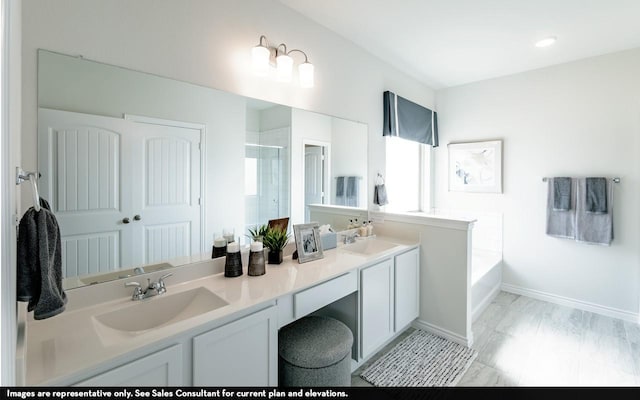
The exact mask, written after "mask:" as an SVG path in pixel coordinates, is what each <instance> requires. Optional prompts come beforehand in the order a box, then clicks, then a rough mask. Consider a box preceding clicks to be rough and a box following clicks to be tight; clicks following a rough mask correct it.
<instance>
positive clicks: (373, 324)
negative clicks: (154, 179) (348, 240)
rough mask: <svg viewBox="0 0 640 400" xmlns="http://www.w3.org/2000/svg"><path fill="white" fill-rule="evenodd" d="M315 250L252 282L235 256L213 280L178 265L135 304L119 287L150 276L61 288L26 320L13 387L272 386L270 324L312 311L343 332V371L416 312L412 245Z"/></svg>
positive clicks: (202, 265)
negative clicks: (43, 310) (53, 309)
mask: <svg viewBox="0 0 640 400" xmlns="http://www.w3.org/2000/svg"><path fill="white" fill-rule="evenodd" d="M324 255H325V256H324V258H323V259H321V260H317V261H312V262H308V263H304V264H298V262H297V261H295V260H292V259H291V257H290V256H289V257H286V258H285V261H284V262H283V263H282V264H280V265H268V266H267V273H266V274H265V275H263V276H259V277H251V276H248V275H247V274H246V263H244V265H245V274H244V275H242V276H240V277H237V278H225V277H224V276H223V274H222V273H221V270H220V268H219V267H220V263H223V261H221V260H224V259H216V260H207V261H202V262H199V263H194V264H190V265H185V266H183V267H181V268H177V269H174V270H173V272H174V276H173V277H170V278H168V279H167V293H166V294H163V295H161V296H155V297H151V298H149V299H145V300H141V301H133V300H132V299H131V295H130V293H129V292H130V291H131V288H126V290H125V288H124V283H125V282H130V281H135V280H136V279H137V280H138V281H141V280H143V279H145V278H147V277H149V278H150V279H151V280H154V279H157V278H158V277H159V276H161V275H162V272H157V273H151V274H146V275H140V276H138V277H135V278H133V277H132V278H129V279H127V280H124V281H123V280H121V281H115V282H108V283H103V284H98V285H93V286H90V287H85V288H78V289H74V290H70V291H68V296H69V306H68V310H67V311H66V312H64V313H62V314H60V315H59V316H56V317H54V318H51V319H47V320H41V321H35V320H33V319H32V318H31V317H29V318H28V320H27V323H26V335H25V337H24V338H23V339H24V340H23V343H24V345H25V346H26V359H25V363H24V364H25V370H26V376H25V382H24V383H25V384H26V385H80V386H82V385H91V386H110V385H111V386H114V385H115V386H121V385H125V386H126V385H135V386H145V385H147V386H178V385H196V386H267V385H277V382H278V377H277V373H278V372H277V371H278V329H279V328H280V327H282V326H284V325H286V324H289V323H291V322H293V321H295V320H297V319H299V318H301V317H303V316H305V315H309V314H312V313H317V314H322V315H329V316H332V317H334V318H338V319H340V320H341V321H342V322H344V323H345V324H346V325H347V326H348V327H349V328H350V329H351V330H352V332H353V336H354V339H355V340H354V346H353V349H352V370H353V369H355V368H357V367H358V366H359V365H360V364H361V363H362V362H363V361H365V360H366V359H367V358H368V357H370V356H371V355H372V354H374V353H375V352H376V351H377V350H379V349H380V348H381V347H382V346H384V345H385V344H386V343H388V342H389V341H390V340H392V339H393V338H394V337H395V336H397V335H398V334H399V333H401V332H402V331H403V330H404V329H406V328H407V327H408V325H409V324H410V323H411V322H412V321H413V320H414V319H415V318H416V317H417V316H418V313H419V309H418V307H419V286H418V285H419V276H418V275H419V270H420V268H419V260H420V256H419V247H418V240H413V241H411V240H398V239H395V238H370V239H361V240H358V241H356V243H353V244H348V245H342V244H341V245H339V246H338V248H336V249H332V250H327V251H325V252H324ZM203 271H204V272H203ZM156 275H157V276H156ZM109 291H112V292H113V294H112V295H110V294H109ZM310 351H313V350H312V349H310Z"/></svg>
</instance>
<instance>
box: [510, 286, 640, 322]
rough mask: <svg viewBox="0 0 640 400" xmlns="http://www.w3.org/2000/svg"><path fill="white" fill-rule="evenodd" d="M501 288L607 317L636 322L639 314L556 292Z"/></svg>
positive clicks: (517, 287) (516, 287)
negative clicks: (560, 294) (559, 294)
mask: <svg viewBox="0 0 640 400" xmlns="http://www.w3.org/2000/svg"><path fill="white" fill-rule="evenodd" d="M501 287H502V290H504V291H505V292H509V293H515V294H520V295H523V296H527V297H531V298H534V299H538V300H544V301H548V302H549V303H554V304H559V305H561V306H567V307H573V308H577V309H578V310H584V311H589V312H592V313H596V314H600V315H604V316H607V317H612V318H618V319H622V320H625V321H631V322H635V323H638V322H639V319H638V318H639V314H638V313H633V312H630V311H625V310H620V309H618V308H613V307H607V306H602V305H599V304H595V303H590V302H588V301H582V300H576V299H572V298H569V297H564V296H558V295H556V294H552V293H547V292H542V291H540V290H535V289H528V288H523V287H520V286H516V285H511V284H508V283H503V284H502V286H501Z"/></svg>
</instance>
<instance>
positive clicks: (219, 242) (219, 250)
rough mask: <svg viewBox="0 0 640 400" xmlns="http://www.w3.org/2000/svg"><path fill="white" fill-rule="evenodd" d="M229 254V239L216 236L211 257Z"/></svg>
mask: <svg viewBox="0 0 640 400" xmlns="http://www.w3.org/2000/svg"><path fill="white" fill-rule="evenodd" d="M226 255H227V240H226V239H225V238H223V237H221V236H217V235H216V236H215V237H214V239H213V247H212V248H211V258H219V257H224V256H226Z"/></svg>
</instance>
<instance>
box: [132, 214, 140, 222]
mask: <svg viewBox="0 0 640 400" xmlns="http://www.w3.org/2000/svg"><path fill="white" fill-rule="evenodd" d="M141 219H142V217H141V216H140V215H138V214H136V215H135V216H134V217H133V220H134V221H140V220H141Z"/></svg>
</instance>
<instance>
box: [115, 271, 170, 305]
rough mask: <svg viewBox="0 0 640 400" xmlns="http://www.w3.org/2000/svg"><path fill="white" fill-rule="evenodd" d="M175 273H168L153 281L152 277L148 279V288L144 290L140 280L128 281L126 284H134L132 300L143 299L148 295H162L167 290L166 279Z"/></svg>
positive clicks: (127, 285)
mask: <svg viewBox="0 0 640 400" xmlns="http://www.w3.org/2000/svg"><path fill="white" fill-rule="evenodd" d="M171 275H173V274H172V273H168V274H166V275H163V276H161V277H160V278H158V281H156V282H151V279H147V288H146V289H144V290H142V287H141V286H140V283H138V282H127V283H125V284H124V286H126V287H129V286H133V287H134V289H133V294H132V295H131V300H134V301H136V300H143V299H146V298H147V297H153V296H156V295H161V294H164V293H166V292H167V287H166V286H165V283H164V280H165V279H166V278H168V277H170V276H171Z"/></svg>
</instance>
